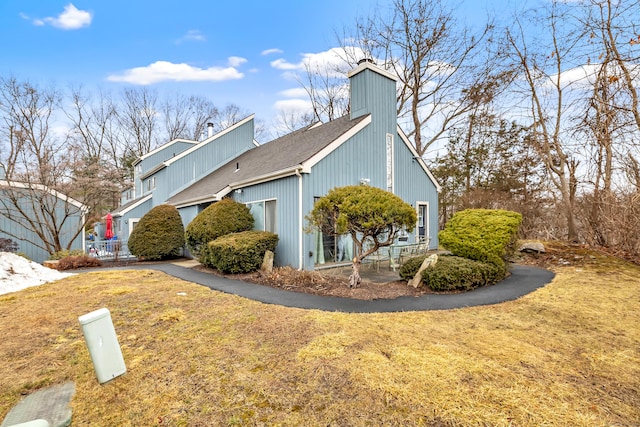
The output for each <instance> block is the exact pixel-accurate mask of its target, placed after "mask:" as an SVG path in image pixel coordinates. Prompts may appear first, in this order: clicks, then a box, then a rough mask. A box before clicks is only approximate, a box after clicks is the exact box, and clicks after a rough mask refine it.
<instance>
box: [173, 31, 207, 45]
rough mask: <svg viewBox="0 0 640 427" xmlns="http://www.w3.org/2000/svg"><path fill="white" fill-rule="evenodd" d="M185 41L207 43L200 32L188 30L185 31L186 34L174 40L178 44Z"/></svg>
mask: <svg viewBox="0 0 640 427" xmlns="http://www.w3.org/2000/svg"><path fill="white" fill-rule="evenodd" d="M185 41H195V42H204V41H207V38H206V37H205V36H204V34H202V32H201V31H200V30H189V31H187V34H185V35H184V36H182V37H180V38H179V39H178V40H176V43H177V44H180V43H182V42H185Z"/></svg>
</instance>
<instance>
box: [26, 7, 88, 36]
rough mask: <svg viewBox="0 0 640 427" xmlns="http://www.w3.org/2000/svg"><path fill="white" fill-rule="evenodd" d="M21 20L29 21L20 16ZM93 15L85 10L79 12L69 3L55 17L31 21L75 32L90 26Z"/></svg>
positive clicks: (39, 24) (38, 24)
mask: <svg viewBox="0 0 640 427" xmlns="http://www.w3.org/2000/svg"><path fill="white" fill-rule="evenodd" d="M20 16H22V18H24V19H29V17H28V16H27V15H24V14H20ZM92 19H93V14H92V13H91V12H88V11H86V10H80V9H78V8H76V7H75V6H74V5H73V4H72V3H69V4H68V5H66V6H65V7H64V11H63V12H62V13H61V14H60V15H58V16H57V17H46V18H42V19H38V18H36V19H33V24H34V25H37V26H42V25H45V24H49V25H51V26H52V27H55V28H60V29H62V30H77V29H79V28H82V27H88V26H89V25H91V20H92Z"/></svg>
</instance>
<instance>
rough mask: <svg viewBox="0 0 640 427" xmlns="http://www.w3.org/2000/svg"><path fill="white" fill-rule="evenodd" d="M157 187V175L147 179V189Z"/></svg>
mask: <svg viewBox="0 0 640 427" xmlns="http://www.w3.org/2000/svg"><path fill="white" fill-rule="evenodd" d="M155 188H156V177H155V176H154V177H151V178H149V179H148V180H147V191H151V190H154V189H155Z"/></svg>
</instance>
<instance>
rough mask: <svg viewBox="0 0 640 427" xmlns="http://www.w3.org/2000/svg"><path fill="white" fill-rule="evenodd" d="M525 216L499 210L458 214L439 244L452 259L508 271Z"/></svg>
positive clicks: (461, 212)
mask: <svg viewBox="0 0 640 427" xmlns="http://www.w3.org/2000/svg"><path fill="white" fill-rule="evenodd" d="M521 223H522V215H520V214H519V213H517V212H511V211H506V210H500V209H467V210H464V211H460V212H457V213H456V214H455V215H453V217H452V218H451V219H450V220H449V222H447V225H446V226H445V229H444V230H442V231H441V232H440V233H439V234H438V237H439V240H440V244H441V245H442V246H443V247H444V248H445V249H448V250H450V251H451V253H452V254H453V255H457V256H460V257H463V258H468V259H471V260H475V261H480V262H487V263H490V264H494V265H496V266H498V267H500V268H501V269H503V270H504V271H506V264H505V260H506V259H507V258H508V257H509V256H511V255H513V253H514V251H515V243H516V239H517V236H518V230H519V228H520V224H521Z"/></svg>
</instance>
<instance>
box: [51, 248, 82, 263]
mask: <svg viewBox="0 0 640 427" xmlns="http://www.w3.org/2000/svg"><path fill="white" fill-rule="evenodd" d="M84 254H85V253H84V251H83V250H82V249H72V250H69V249H63V250H61V251H57V252H54V253H52V254H51V255H50V256H49V259H50V260H52V261H55V260H61V259H63V258H66V257H78V256H82V255H84Z"/></svg>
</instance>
